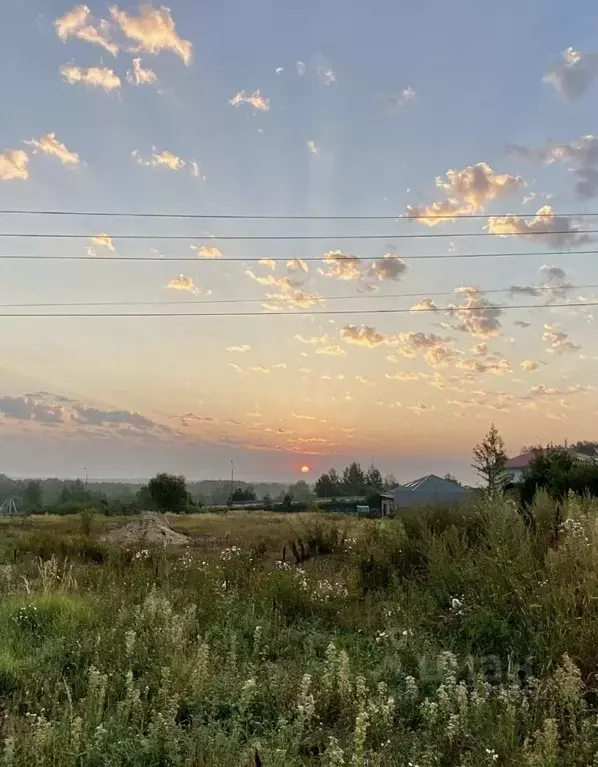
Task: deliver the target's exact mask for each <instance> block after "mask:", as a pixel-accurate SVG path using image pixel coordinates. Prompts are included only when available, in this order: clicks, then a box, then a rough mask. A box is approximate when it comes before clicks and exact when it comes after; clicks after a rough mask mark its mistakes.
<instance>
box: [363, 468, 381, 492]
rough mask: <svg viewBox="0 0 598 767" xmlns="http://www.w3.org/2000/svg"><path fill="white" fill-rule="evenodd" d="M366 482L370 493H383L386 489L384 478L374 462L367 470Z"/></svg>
mask: <svg viewBox="0 0 598 767" xmlns="http://www.w3.org/2000/svg"><path fill="white" fill-rule="evenodd" d="M365 483H366V485H367V491H368V493H382V492H383V491H384V479H383V478H382V474H380V471H379V470H378V469H377V468H376V467H375V466H374V464H372V465H371V466H370V468H369V469H368V470H367V474H366V475H365Z"/></svg>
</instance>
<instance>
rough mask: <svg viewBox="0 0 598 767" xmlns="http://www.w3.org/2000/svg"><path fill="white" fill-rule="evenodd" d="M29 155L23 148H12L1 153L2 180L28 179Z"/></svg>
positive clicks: (0, 171)
mask: <svg viewBox="0 0 598 767" xmlns="http://www.w3.org/2000/svg"><path fill="white" fill-rule="evenodd" d="M28 163H29V155H28V154H27V152H24V151H23V150H22V149H10V150H8V151H6V152H4V153H3V154H0V181H14V180H19V181H27V179H28V178H29V170H28V168H27V165H28Z"/></svg>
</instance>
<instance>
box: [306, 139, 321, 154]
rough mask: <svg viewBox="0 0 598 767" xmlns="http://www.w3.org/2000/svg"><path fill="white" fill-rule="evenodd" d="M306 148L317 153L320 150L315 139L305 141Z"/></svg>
mask: <svg viewBox="0 0 598 767" xmlns="http://www.w3.org/2000/svg"><path fill="white" fill-rule="evenodd" d="M307 148H308V149H309V151H310V152H311V153H312V154H318V152H319V151H320V148H319V146H318V145H317V144H316V142H315V141H308V142H307Z"/></svg>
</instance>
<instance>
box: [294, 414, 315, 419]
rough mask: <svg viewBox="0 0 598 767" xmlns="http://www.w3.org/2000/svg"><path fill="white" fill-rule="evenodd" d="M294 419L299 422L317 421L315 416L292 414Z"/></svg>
mask: <svg viewBox="0 0 598 767" xmlns="http://www.w3.org/2000/svg"><path fill="white" fill-rule="evenodd" d="M292 416H293V418H297V419H298V420H299V421H315V420H316V417H315V415H303V414H301V413H292Z"/></svg>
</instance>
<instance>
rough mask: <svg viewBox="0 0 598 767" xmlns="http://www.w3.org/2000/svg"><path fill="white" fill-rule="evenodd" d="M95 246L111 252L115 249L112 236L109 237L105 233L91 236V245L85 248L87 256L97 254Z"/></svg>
mask: <svg viewBox="0 0 598 767" xmlns="http://www.w3.org/2000/svg"><path fill="white" fill-rule="evenodd" d="M96 248H106V249H107V250H109V251H111V252H112V253H114V252H115V251H116V248H115V247H114V242H113V241H112V237H109V236H108V235H107V234H96V235H95V237H92V238H91V245H90V246H89V247H88V248H87V254H88V255H89V256H97V251H96Z"/></svg>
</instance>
